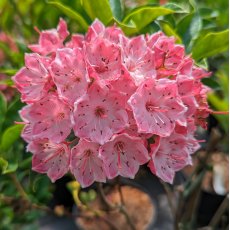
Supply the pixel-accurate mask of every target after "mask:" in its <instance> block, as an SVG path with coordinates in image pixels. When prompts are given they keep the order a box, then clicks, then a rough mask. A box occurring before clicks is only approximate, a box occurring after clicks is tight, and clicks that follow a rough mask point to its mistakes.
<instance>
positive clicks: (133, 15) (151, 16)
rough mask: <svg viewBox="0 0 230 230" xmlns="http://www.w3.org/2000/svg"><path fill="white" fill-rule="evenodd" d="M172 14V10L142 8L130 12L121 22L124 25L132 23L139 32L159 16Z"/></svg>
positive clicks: (150, 7) (153, 7) (152, 7)
mask: <svg viewBox="0 0 230 230" xmlns="http://www.w3.org/2000/svg"><path fill="white" fill-rule="evenodd" d="M172 13H174V11H173V10H170V9H167V8H164V7H155V6H144V7H139V8H136V9H135V10H133V11H131V12H130V13H129V14H128V15H127V16H126V17H125V18H124V20H123V21H122V22H123V23H124V24H128V23H133V25H135V26H136V27H137V29H138V31H139V30H141V29H142V28H144V27H145V26H147V25H148V24H149V23H151V22H152V21H154V20H155V19H156V18H158V17H159V16H164V15H168V14H172Z"/></svg>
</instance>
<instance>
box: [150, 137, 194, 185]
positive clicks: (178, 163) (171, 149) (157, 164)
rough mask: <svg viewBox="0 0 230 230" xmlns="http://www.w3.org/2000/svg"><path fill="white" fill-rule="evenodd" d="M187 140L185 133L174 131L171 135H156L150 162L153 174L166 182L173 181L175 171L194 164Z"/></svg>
mask: <svg viewBox="0 0 230 230" xmlns="http://www.w3.org/2000/svg"><path fill="white" fill-rule="evenodd" d="M187 145H188V144H187V141H186V138H185V137H184V136H183V135H180V134H176V133H173V134H172V135H171V136H169V137H156V138H155V143H154V144H152V145H150V146H151V153H150V154H151V160H150V162H149V164H148V166H149V167H150V169H151V171H152V173H153V174H155V175H156V176H158V177H159V178H161V179H162V180H163V181H165V182H169V183H171V184H172V183H173V179H174V176H175V172H177V171H179V170H181V169H182V168H184V167H185V166H186V165H188V164H192V161H191V157H190V153H189V151H188V149H187Z"/></svg>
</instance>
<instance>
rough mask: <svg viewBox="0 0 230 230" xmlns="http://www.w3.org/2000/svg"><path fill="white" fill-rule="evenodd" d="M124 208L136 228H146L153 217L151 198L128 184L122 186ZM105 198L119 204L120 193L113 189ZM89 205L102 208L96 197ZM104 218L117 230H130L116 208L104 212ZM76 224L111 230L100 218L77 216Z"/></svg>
mask: <svg viewBox="0 0 230 230" xmlns="http://www.w3.org/2000/svg"><path fill="white" fill-rule="evenodd" d="M121 189H122V194H123V197H124V202H125V208H126V210H127V212H128V213H129V216H130V218H131V220H132V222H133V223H134V226H135V227H136V230H146V229H147V227H148V226H149V224H150V223H151V222H152V221H153V219H154V217H155V214H156V213H155V211H156V210H155V206H154V205H153V203H152V200H151V198H150V197H149V195H148V194H146V193H145V192H143V191H141V190H139V189H137V188H134V187H130V186H122V188H121ZM106 197H107V199H108V200H109V201H110V202H111V203H113V204H120V203H121V200H120V194H119V192H118V190H117V189H113V190H112V191H111V192H109V194H108V195H106ZM90 206H91V207H92V208H93V209H103V205H102V203H101V200H100V199H99V198H97V199H96V200H95V201H94V202H93V203H92V204H90ZM104 214H105V215H104V217H103V218H105V219H107V220H109V221H110V222H111V223H112V224H113V225H114V226H116V228H117V229H119V230H130V229H131V228H130V226H129V225H128V224H127V221H126V218H125V217H124V215H123V214H121V213H119V211H118V210H113V211H110V212H109V213H108V212H107V213H106V212H104ZM77 224H78V225H79V226H80V227H81V228H82V229H84V230H111V229H112V227H111V226H109V225H108V224H107V223H106V222H105V221H104V220H103V219H102V218H93V219H92V218H89V219H86V218H78V219H77Z"/></svg>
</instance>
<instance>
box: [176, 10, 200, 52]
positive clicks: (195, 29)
mask: <svg viewBox="0 0 230 230" xmlns="http://www.w3.org/2000/svg"><path fill="white" fill-rule="evenodd" d="M201 29H202V20H201V17H200V15H199V14H198V13H192V14H189V15H187V16H185V17H184V18H183V19H182V20H181V21H180V22H179V23H178V25H177V33H178V34H179V35H180V37H181V38H182V40H183V43H184V45H185V46H186V48H187V51H188V52H190V51H191V47H192V45H193V42H194V41H195V40H196V39H197V37H198V36H199V34H200V31H201Z"/></svg>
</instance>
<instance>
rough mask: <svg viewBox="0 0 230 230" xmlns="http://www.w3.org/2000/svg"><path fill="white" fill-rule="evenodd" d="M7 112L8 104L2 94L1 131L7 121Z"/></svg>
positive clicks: (0, 99)
mask: <svg viewBox="0 0 230 230" xmlns="http://www.w3.org/2000/svg"><path fill="white" fill-rule="evenodd" d="M6 110H7V103H6V98H5V96H4V95H3V94H2V93H1V92H0V131H1V128H2V124H3V122H4V120H5V114H6Z"/></svg>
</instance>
